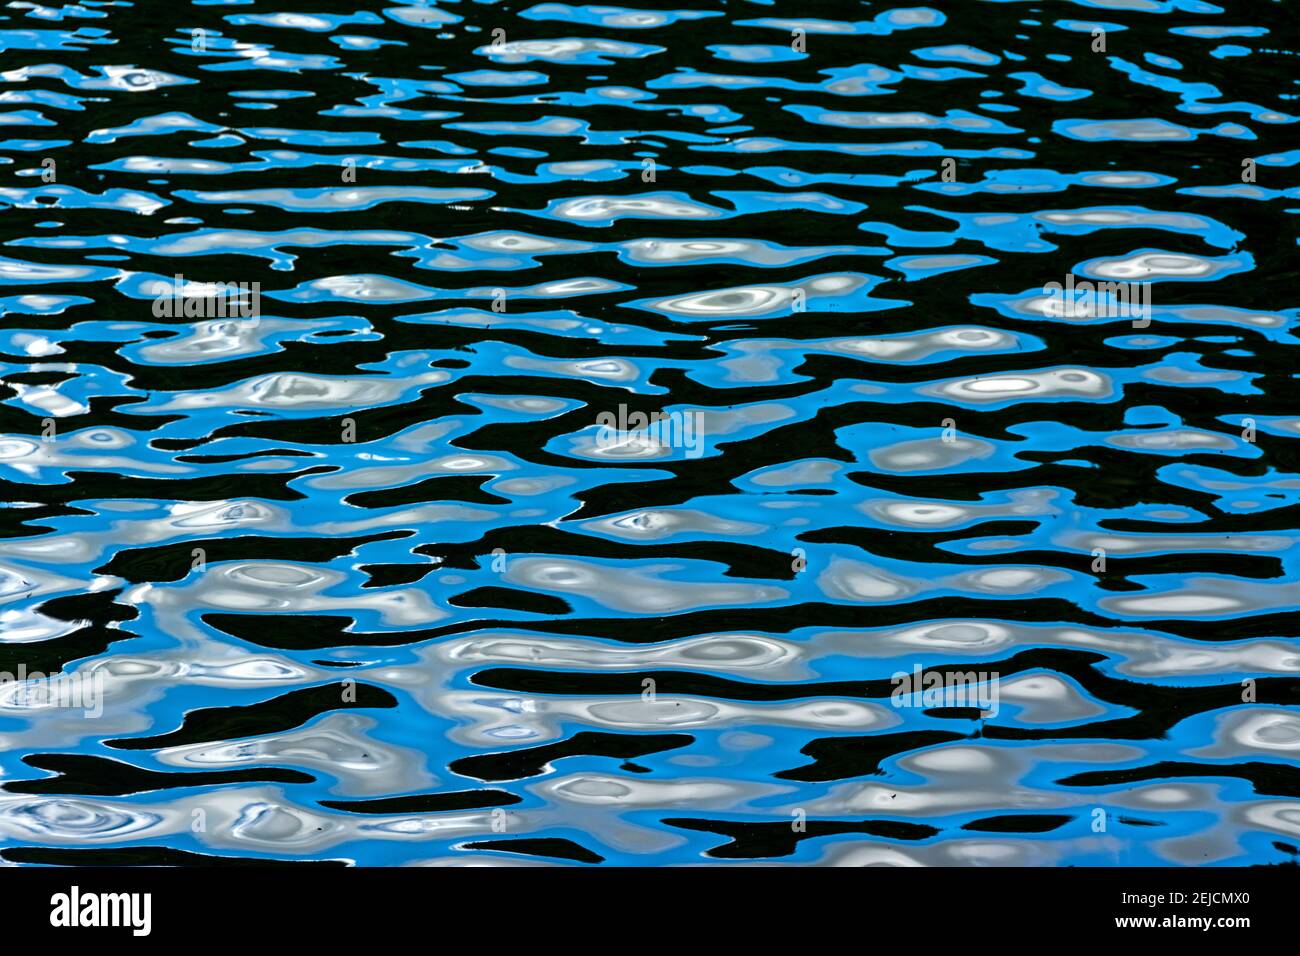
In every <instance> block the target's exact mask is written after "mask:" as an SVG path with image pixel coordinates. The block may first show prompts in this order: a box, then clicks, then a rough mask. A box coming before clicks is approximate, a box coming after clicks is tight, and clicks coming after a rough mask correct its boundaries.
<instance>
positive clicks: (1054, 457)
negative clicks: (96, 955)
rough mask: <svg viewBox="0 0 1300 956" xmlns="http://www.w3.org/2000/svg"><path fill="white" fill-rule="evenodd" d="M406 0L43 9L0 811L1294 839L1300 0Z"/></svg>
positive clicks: (125, 855) (1, 302)
mask: <svg viewBox="0 0 1300 956" xmlns="http://www.w3.org/2000/svg"><path fill="white" fill-rule="evenodd" d="M361 7H362V5H361V4H355V5H351V4H344V5H340V4H335V3H325V2H322V3H306V4H303V9H302V10H288V9H285V8H284V7H283V6H282V5H276V4H274V3H269V2H266V0H260V2H241V0H232V2H225V3H223V2H220V0H195V2H193V3H192V4H188V5H187V4H184V3H167V4H164V3H161V2H158V0H147V2H139V0H137V2H135V3H127V2H124V0H112V2H102V0H83V2H81V3H79V4H76V5H69V6H63V7H46V6H42V5H40V4H38V3H34V2H12V3H9V4H7V6H5V7H4V9H3V11H0V12H2V14H3V15H2V16H0V126H3V127H4V129H3V131H2V132H0V167H2V168H0V208H2V209H3V212H2V213H0V216H2V218H0V222H2V223H3V236H2V237H0V242H3V245H4V249H3V251H2V252H0V285H3V286H4V289H3V290H0V316H2V317H3V321H2V322H0V362H2V368H3V372H2V379H3V389H2V390H0V398H2V399H3V403H2V404H0V419H2V420H0V433H2V434H0V481H2V482H3V487H2V488H0V498H2V499H3V500H4V501H5V518H6V520H5V522H4V524H3V534H4V537H3V539H0V601H2V602H3V604H2V606H0V652H2V653H3V662H0V664H2V666H3V668H4V670H5V671H6V672H7V674H8V675H13V676H15V677H16V678H18V679H17V680H10V681H9V682H7V683H5V684H3V685H0V738H2V744H0V749H2V750H3V756H2V757H0V770H2V772H3V782H4V791H3V792H0V844H2V849H0V854H2V855H3V858H4V859H5V860H7V861H9V862H26V863H69V862H89V861H110V862H112V861H116V862H139V861H147V862H178V861H179V862H185V861H190V860H193V859H202V858H205V857H206V858H212V857H229V858H259V859H280V860H292V861H321V860H329V861H348V862H354V863H357V864H364V865H373V864H398V863H402V864H405V863H431V864H449V863H450V864H454V863H502V864H509V863H568V862H574V861H581V862H584V863H598V862H602V861H603V862H605V863H608V864H633V863H635V864H683V863H701V862H713V863H715V864H720V863H724V862H727V861H773V860H779V861H783V862H800V863H813V862H816V863H850V864H860V863H897V864H1031V865H1063V864H1082V865H1108V864H1156V865H1160V864H1214V863H1264V862H1286V861H1290V860H1294V859H1295V857H1296V854H1297V852H1298V851H1297V844H1300V773H1298V771H1297V767H1296V756H1297V754H1298V753H1300V709H1297V707H1298V705H1300V681H1298V680H1297V672H1300V652H1298V650H1297V645H1296V641H1295V637H1294V635H1295V634H1296V631H1295V624H1296V621H1297V608H1298V607H1300V583H1297V570H1298V568H1300V561H1298V560H1297V557H1298V552H1297V543H1296V542H1297V537H1296V535H1297V532H1296V531H1295V530H1294V529H1295V528H1296V526H1297V524H1298V522H1297V515H1298V514H1300V511H1298V509H1300V453H1298V452H1297V439H1300V409H1297V407H1296V404H1295V397H1296V395H1297V388H1296V385H1295V373H1294V368H1295V360H1296V357H1297V355H1298V354H1300V351H1297V341H1296V337H1295V335H1294V327H1295V321H1296V312H1297V308H1296V302H1295V287H1296V279H1297V269H1296V251H1297V250H1296V232H1295V229H1294V225H1295V222H1296V220H1295V214H1296V212H1297V208H1296V199H1297V198H1298V196H1300V190H1298V189H1297V185H1296V182H1297V180H1296V176H1295V166H1296V164H1297V161H1300V149H1297V148H1296V125H1295V124H1296V121H1297V115H1296V113H1295V109H1296V102H1295V101H1296V97H1297V93H1298V92H1300V91H1297V87H1296V80H1295V79H1294V77H1295V75H1296V63H1297V60H1296V55H1297V54H1296V50H1295V49H1294V47H1295V41H1296V33H1297V31H1296V29H1295V23H1296V21H1295V8H1294V6H1292V7H1291V8H1290V9H1287V8H1286V7H1285V5H1283V4H1279V3H1258V4H1250V5H1241V6H1234V7H1222V8H1221V7H1219V6H1216V5H1214V4H1211V3H1208V2H1202V0H1096V2H1084V0H1078V2H1073V3H1051V4H1046V3H1043V4H1035V3H1028V2H973V0H972V2H960V3H952V4H945V5H943V6H942V7H888V6H885V5H879V4H862V3H849V2H843V0H841V2H837V3H825V2H812V3H801V4H798V5H790V4H773V3H770V2H762V0H750V2H740V0H730V2H725V3H716V2H715V3H707V4H700V5H697V6H695V7H692V8H690V9H672V8H668V7H665V8H652V7H645V6H641V7H638V8H635V9H631V8H622V7H612V6H568V5H564V4H557V3H539V4H534V5H528V4H527V3H518V4H515V3H491V2H487V3H484V2H478V3H468V2H463V0H462V2H442V0H439V2H438V3H437V4H436V5H434V4H425V5H420V6H407V7H382V6H378V5H376V6H373V8H371V9H361ZM325 11H330V12H325ZM1085 281H1113V282H1135V283H1140V285H1139V286H1134V287H1133V288H1134V289H1135V290H1138V291H1135V295H1137V296H1138V298H1136V299H1135V300H1134V302H1135V303H1136V302H1140V301H1142V300H1141V298H1140V297H1141V296H1147V297H1149V298H1148V299H1147V301H1148V302H1149V310H1148V311H1146V312H1144V313H1143V314H1142V318H1134V317H1132V316H1130V315H1129V314H1127V313H1123V312H1118V311H1117V310H1116V308H1114V306H1115V305H1116V304H1117V302H1116V301H1115V300H1116V298H1117V294H1111V295H1109V297H1106V296H1098V297H1095V298H1093V299H1088V300H1081V299H1078V298H1076V299H1074V300H1069V301H1067V300H1065V299H1062V298H1059V297H1057V298H1053V296H1052V295H1051V294H1049V291H1048V290H1049V289H1050V288H1051V283H1061V284H1066V283H1076V282H1077V283H1083V282H1085ZM217 283H222V284H226V285H224V286H221V287H218V286H217V285H215V284H217ZM231 284H235V286H236V287H235V289H234V290H232V289H231V288H230V285H231ZM235 300H238V301H237V302H236V301H235ZM237 306H238V307H237ZM1288 350H1290V351H1288ZM652 413H664V414H665V415H667V416H668V417H667V418H666V419H664V420H662V421H656V422H653V423H651V422H650V421H649V420H648V419H645V418H642V419H638V418H637V416H638V414H640V415H647V416H648V415H651V414H652ZM936 674H937V675H939V676H940V677H941V678H944V679H946V680H948V681H949V683H951V681H952V675H954V674H958V675H961V674H965V675H967V676H968V678H971V681H972V686H973V691H972V693H971V694H970V695H968V696H967V697H966V698H959V697H955V696H952V695H951V694H949V695H937V696H935V697H927V696H925V695H923V694H909V693H907V692H906V688H907V687H908V686H909V685H907V684H905V683H902V675H911V676H913V677H919V678H920V681H921V683H920V684H919V685H915V686H914V688H913V689H916V690H920V689H923V688H924V687H926V686H928V685H927V684H926V683H925V682H926V681H927V680H929V679H930V678H931V677H932V676H933V675H936ZM41 675H56V676H54V677H43V676H41ZM54 689H57V690H58V691H59V693H58V694H55V693H54V692H53V691H54ZM73 691H80V692H81V693H82V696H81V697H79V698H75V699H73V697H70V696H68V695H70V694H71V693H72V692H73ZM60 695H62V696H60ZM187 854H200V855H202V856H201V857H192V856H187Z"/></svg>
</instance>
